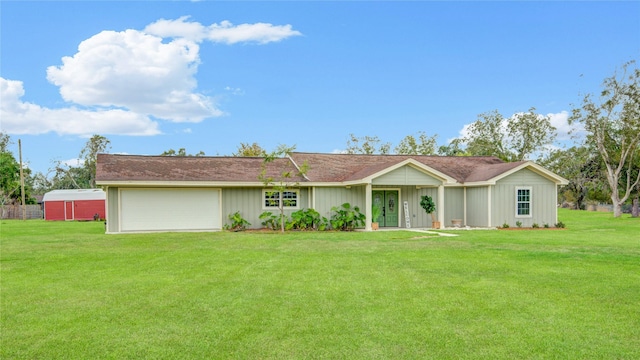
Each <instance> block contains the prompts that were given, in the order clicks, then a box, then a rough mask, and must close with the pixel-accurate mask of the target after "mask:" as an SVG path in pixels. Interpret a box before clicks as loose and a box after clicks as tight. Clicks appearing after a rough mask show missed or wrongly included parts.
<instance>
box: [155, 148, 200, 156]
mask: <svg viewBox="0 0 640 360" xmlns="http://www.w3.org/2000/svg"><path fill="white" fill-rule="evenodd" d="M204 155H205V154H204V151H202V150H200V151H199V152H198V153H197V154H187V150H186V149H185V148H180V149H178V151H177V152H176V151H175V150H173V149H169V150H167V151H163V152H162V154H160V156H204Z"/></svg>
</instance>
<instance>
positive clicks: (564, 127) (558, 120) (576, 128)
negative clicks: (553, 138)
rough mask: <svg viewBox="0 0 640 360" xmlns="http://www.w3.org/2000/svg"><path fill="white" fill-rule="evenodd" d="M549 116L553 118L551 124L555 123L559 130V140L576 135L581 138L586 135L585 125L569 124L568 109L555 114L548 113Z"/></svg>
mask: <svg viewBox="0 0 640 360" xmlns="http://www.w3.org/2000/svg"><path fill="white" fill-rule="evenodd" d="M547 116H548V117H549V118H550V120H551V125H553V126H554V127H555V128H556V130H557V132H558V138H557V140H559V141H566V140H571V139H572V138H574V137H578V138H580V137H582V136H584V127H583V126H582V125H581V124H575V125H570V124H569V113H568V112H567V111H566V110H564V111H561V112H559V113H555V114H553V113H551V114H547Z"/></svg>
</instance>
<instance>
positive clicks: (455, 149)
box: [438, 138, 469, 156]
mask: <svg viewBox="0 0 640 360" xmlns="http://www.w3.org/2000/svg"><path fill="white" fill-rule="evenodd" d="M438 155H442V156H467V155H469V154H468V153H467V151H466V149H464V139H461V138H455V139H453V140H451V141H450V142H449V144H447V145H441V146H440V147H439V148H438Z"/></svg>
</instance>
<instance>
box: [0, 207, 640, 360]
mask: <svg viewBox="0 0 640 360" xmlns="http://www.w3.org/2000/svg"><path fill="white" fill-rule="evenodd" d="M560 220H561V221H562V222H564V223H565V224H566V226H567V229H566V230H524V231H502V230H492V231H456V232H453V233H455V234H458V235H459V236H457V237H433V236H427V235H425V234H420V233H414V232H407V231H396V232H370V233H364V232H356V233H335V232H322V233H307V232H304V233H301V232H297V233H287V234H285V235H281V234H270V233H266V234H265V233H229V232H219V233H165V234H131V235H105V234H104V224H103V223H100V222H84V223H83V222H44V221H39V220H30V221H26V222H23V221H17V220H13V221H7V220H3V221H1V222H0V241H1V242H0V266H1V268H0V312H1V314H0V316H1V329H0V330H1V331H0V339H1V343H0V358H2V359H144V358H149V359H193V358H202V359H225V358H233V359H237V358H242V359H253V358H257V359H307V358H310V359H325V358H338V359H360V358H364V359H372V358H376V359H411V358H433V359H530V358H535V359H552V358H553V359H638V358H640V220H639V219H632V218H630V217H629V215H623V217H622V218H620V219H614V218H613V217H612V215H611V214H608V213H594V212H577V211H569V210H565V209H560Z"/></svg>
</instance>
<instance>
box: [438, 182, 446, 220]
mask: <svg viewBox="0 0 640 360" xmlns="http://www.w3.org/2000/svg"><path fill="white" fill-rule="evenodd" d="M438 221H440V228H441V229H443V228H444V227H445V226H444V185H440V186H438Z"/></svg>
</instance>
